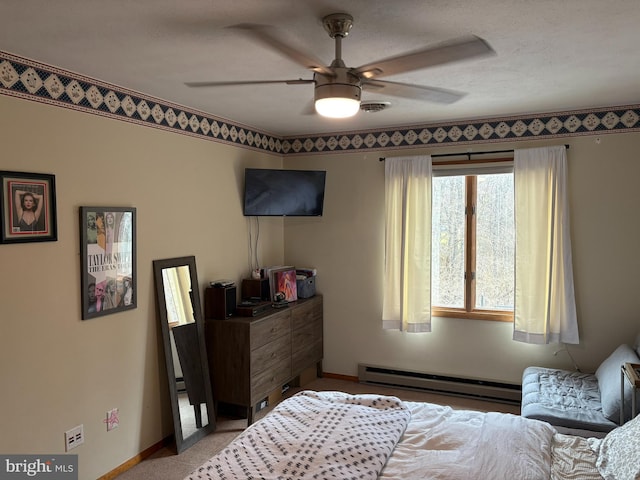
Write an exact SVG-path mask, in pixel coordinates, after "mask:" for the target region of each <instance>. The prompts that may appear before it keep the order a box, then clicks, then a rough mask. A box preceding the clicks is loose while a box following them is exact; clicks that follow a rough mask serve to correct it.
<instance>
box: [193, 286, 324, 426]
mask: <svg viewBox="0 0 640 480" xmlns="http://www.w3.org/2000/svg"><path fill="white" fill-rule="evenodd" d="M322 320H323V313H322V296H320V295H316V296H314V297H311V298H308V299H303V300H298V301H297V302H292V303H290V304H289V306H288V307H286V308H282V309H275V308H274V309H271V310H270V311H268V312H265V313H263V314H261V315H258V316H255V317H231V318H227V319H226V320H213V319H206V320H205V338H206V344H207V356H208V358H209V372H210V375H211V386H212V388H213V398H214V400H215V401H216V402H224V403H229V404H233V405H240V406H243V407H246V408H247V419H248V424H249V425H250V424H251V423H253V414H254V410H255V406H256V404H257V403H258V402H260V401H261V400H263V399H264V398H265V397H267V396H268V395H269V394H270V393H271V392H273V391H275V390H278V389H280V388H281V387H282V386H283V385H284V384H286V383H289V382H291V381H292V380H293V379H295V378H296V377H298V376H299V375H300V373H301V372H302V371H303V370H305V369H307V368H309V367H312V366H314V365H315V366H316V368H317V369H318V374H319V375H320V374H321V372H322Z"/></svg>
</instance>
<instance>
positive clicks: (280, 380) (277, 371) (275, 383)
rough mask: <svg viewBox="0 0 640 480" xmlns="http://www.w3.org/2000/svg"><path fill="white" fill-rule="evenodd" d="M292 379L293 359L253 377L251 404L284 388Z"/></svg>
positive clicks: (279, 363) (287, 359)
mask: <svg viewBox="0 0 640 480" xmlns="http://www.w3.org/2000/svg"><path fill="white" fill-rule="evenodd" d="M290 378H291V357H289V358H286V359H284V360H281V361H280V362H278V363H276V364H275V365H273V366H272V367H271V368H270V369H266V370H263V371H262V372H260V373H256V374H255V375H252V376H251V404H254V403H255V402H257V401H258V400H260V399H262V398H264V397H266V396H267V395H269V393H271V392H273V391H274V390H277V389H279V388H281V387H282V385H283V384H284V383H286V382H287V381H288V380H289V379H290Z"/></svg>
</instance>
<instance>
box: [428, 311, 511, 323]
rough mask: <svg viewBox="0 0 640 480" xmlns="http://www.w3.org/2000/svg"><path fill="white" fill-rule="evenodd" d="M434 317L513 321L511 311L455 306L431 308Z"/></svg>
mask: <svg viewBox="0 0 640 480" xmlns="http://www.w3.org/2000/svg"><path fill="white" fill-rule="evenodd" d="M431 315H432V316H434V317H449V318H464V319H466V320H488V321H491V322H509V323H513V312H497V311H494V310H473V311H471V312H466V311H464V310H460V309H456V308H432V309H431Z"/></svg>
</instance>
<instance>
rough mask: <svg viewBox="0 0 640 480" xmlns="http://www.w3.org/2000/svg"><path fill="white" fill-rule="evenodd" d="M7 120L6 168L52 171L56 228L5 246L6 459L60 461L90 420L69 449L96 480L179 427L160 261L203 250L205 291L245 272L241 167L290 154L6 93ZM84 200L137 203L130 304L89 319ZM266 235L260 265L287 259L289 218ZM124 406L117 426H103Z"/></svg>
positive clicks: (268, 224)
mask: <svg viewBox="0 0 640 480" xmlns="http://www.w3.org/2000/svg"><path fill="white" fill-rule="evenodd" d="M0 112H2V114H1V115H0V139H1V140H0V145H2V148H1V154H0V155H1V156H0V170H12V171H26V172H40V173H52V174H55V176H56V187H57V203H58V204H57V214H58V232H59V233H58V238H59V239H58V241H57V242H46V243H31V244H17V245H0V271H1V273H0V379H2V391H3V394H2V396H1V398H0V411H1V412H2V414H1V416H2V422H1V425H2V427H1V430H2V433H1V434H0V452H3V453H62V452H64V432H65V431H66V430H68V429H70V428H72V427H74V426H76V425H78V424H84V430H85V436H86V442H85V444H84V445H82V446H80V447H78V448H77V449H75V450H73V451H72V453H78V454H79V455H80V458H79V465H80V478H81V479H95V478H97V477H98V476H100V475H103V474H105V473H107V472H109V471H111V470H112V469H114V468H116V467H117V466H118V465H120V464H122V463H123V462H125V461H127V460H128V459H130V458H132V457H133V456H134V455H136V454H138V453H139V452H141V451H142V450H144V449H145V448H147V447H149V446H150V445H153V444H154V443H156V442H158V441H160V440H161V439H162V438H164V437H166V436H168V435H170V434H171V433H172V431H173V425H172V423H171V409H170V405H169V400H168V397H169V395H168V389H167V384H166V373H165V370H164V357H163V353H162V343H161V334H160V331H159V327H158V321H157V318H156V310H155V296H154V295H155V290H154V284H153V276H152V273H153V272H152V261H153V260H154V259H160V258H168V257H177V256H183V255H195V257H196V262H197V267H198V276H199V281H200V284H201V288H204V286H205V284H206V283H207V281H210V280H213V279H216V278H232V279H237V280H239V279H240V278H242V277H245V276H247V275H248V271H249V265H248V262H249V260H248V258H249V256H248V228H247V221H246V219H245V217H243V216H242V210H241V198H240V197H241V192H242V183H243V178H242V176H243V172H244V167H245V166H268V167H273V168H279V167H280V166H281V165H282V160H281V159H280V158H279V157H277V156H270V155H266V154H264V153H259V152H253V151H251V150H247V149H240V148H235V147H230V146H224V145H220V144H217V143H214V142H209V141H204V140H200V139H194V138H191V137H188V136H184V135H177V134H172V133H167V132H164V131H161V130H157V129H152V128H147V127H141V126H137V125H132V124H128V123H125V122H121V121H115V120H111V119H107V118H102V117H98V116H95V115H89V114H85V113H78V112H74V111H71V110H66V109H62V108H57V107H52V106H47V105H43V104H38V103H34V102H29V101H24V100H19V99H15V98H11V97H7V96H1V95H0ZM85 205H86V206H90V205H95V206H135V207H136V208H137V215H138V224H137V226H138V236H137V252H138V263H137V265H138V308H137V309H135V310H131V311H127V312H123V313H118V314H114V315H108V316H104V317H100V318H96V319H92V320H86V321H83V320H81V316H80V278H79V272H80V256H79V252H80V246H79V226H78V222H79V220H78V217H79V213H78V210H79V207H80V206H85ZM260 233H261V235H260V239H261V240H260V258H261V259H262V260H264V261H266V262H269V263H274V264H280V263H282V261H283V238H282V237H283V227H282V220H281V219H265V220H261V222H260ZM115 407H117V408H119V410H120V427H119V428H118V429H116V430H113V431H111V432H107V431H106V426H105V424H104V423H103V420H104V419H105V416H106V412H107V410H109V409H111V408H115ZM10 432H11V434H9V433H10Z"/></svg>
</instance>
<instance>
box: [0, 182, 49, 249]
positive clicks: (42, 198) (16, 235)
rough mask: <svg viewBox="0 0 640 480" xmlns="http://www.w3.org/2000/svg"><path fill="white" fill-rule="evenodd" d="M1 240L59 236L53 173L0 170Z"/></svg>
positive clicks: (28, 239)
mask: <svg viewBox="0 0 640 480" xmlns="http://www.w3.org/2000/svg"><path fill="white" fill-rule="evenodd" d="M0 182H1V183H0V187H1V190H2V192H1V193H2V194H1V196H0V243H26V242H53V241H56V240H58V227H57V220H56V185H55V177H54V176H53V175H50V174H43V173H27V172H7V171H0Z"/></svg>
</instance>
